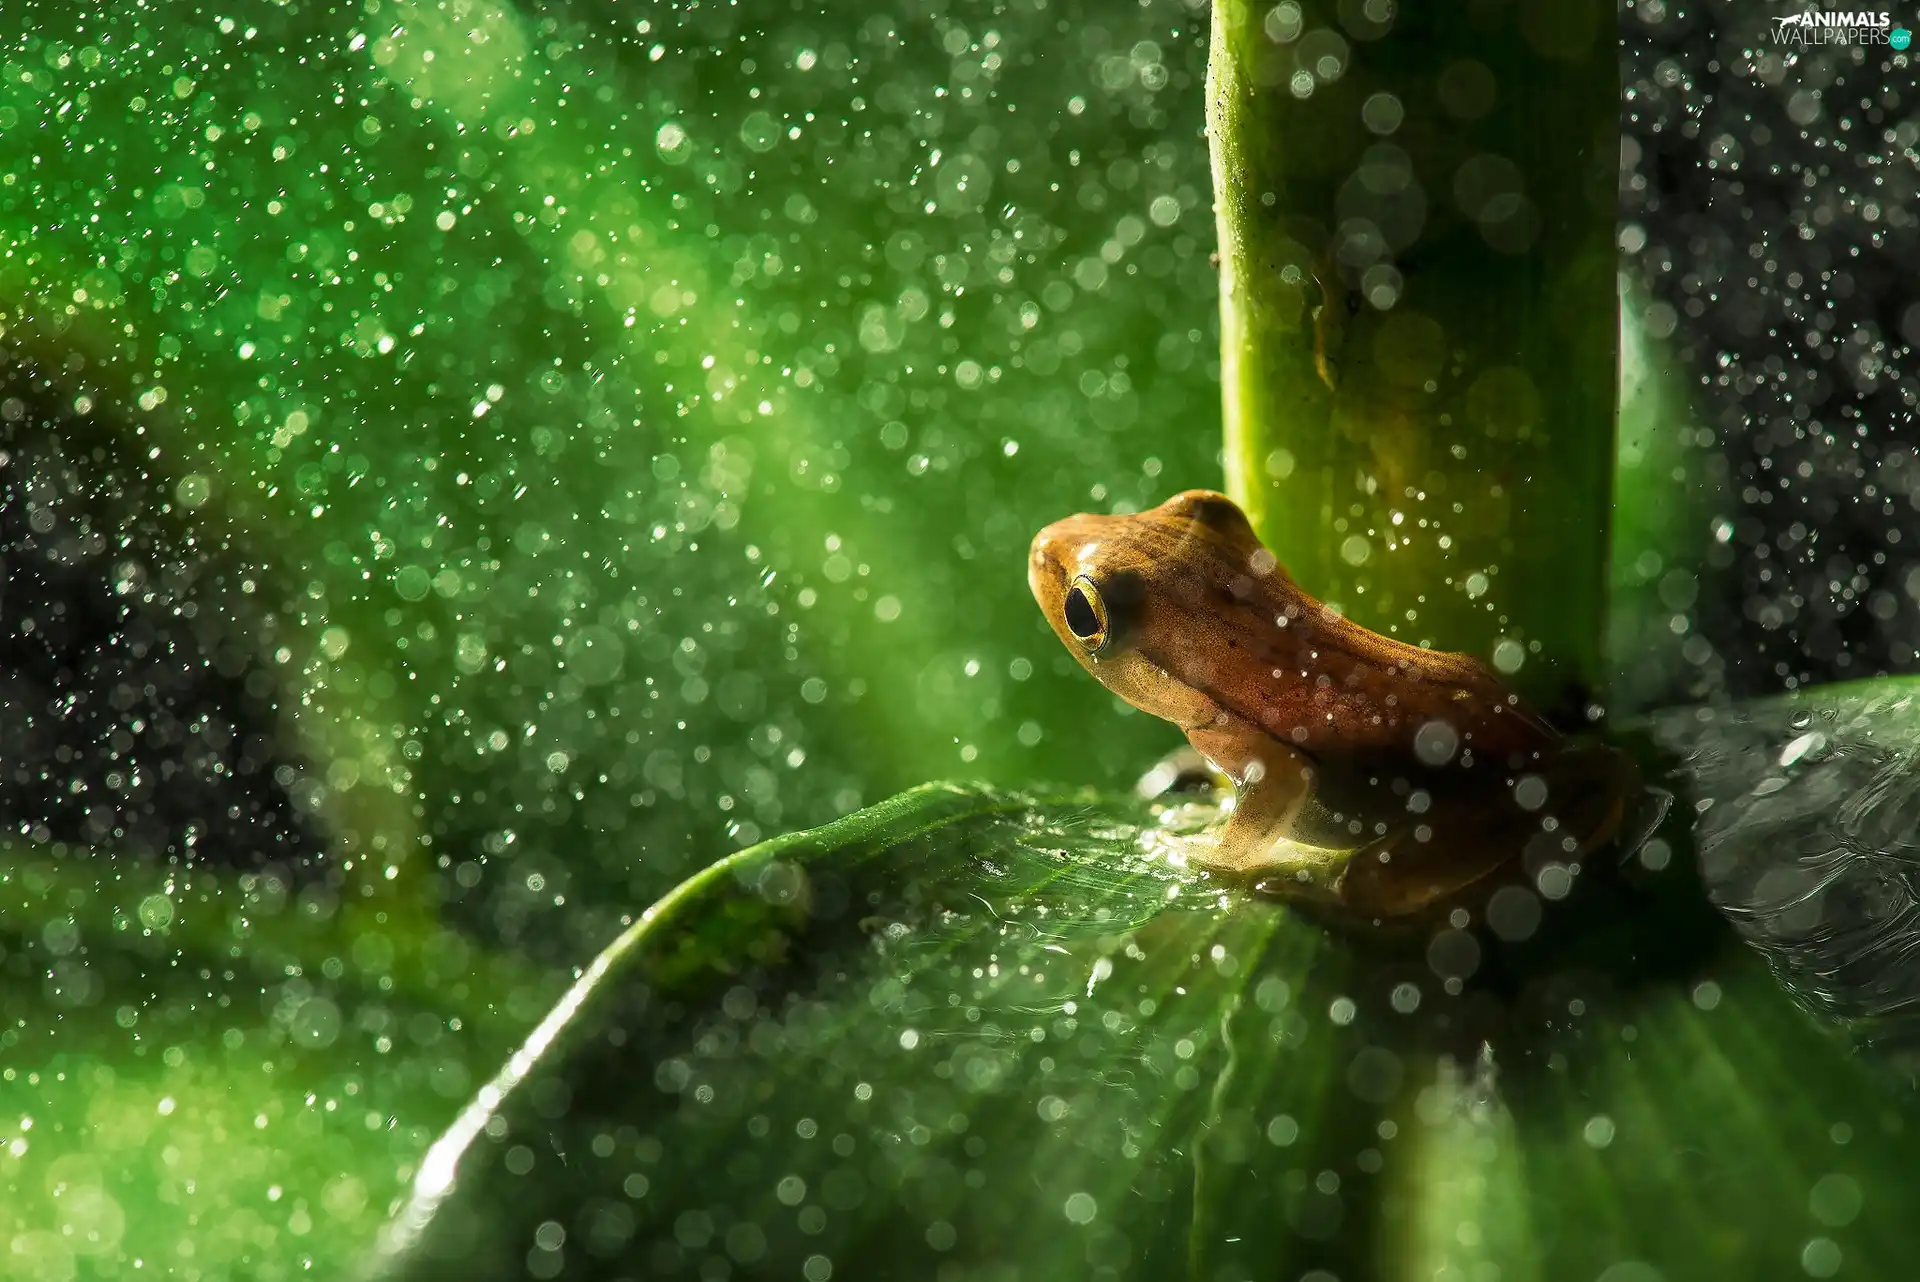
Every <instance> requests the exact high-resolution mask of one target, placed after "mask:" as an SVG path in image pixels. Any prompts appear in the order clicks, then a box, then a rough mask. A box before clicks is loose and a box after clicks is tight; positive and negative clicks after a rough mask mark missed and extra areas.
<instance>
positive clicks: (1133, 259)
mask: <svg viewBox="0 0 1920 1282" xmlns="http://www.w3.org/2000/svg"><path fill="white" fill-rule="evenodd" d="M1204 65H1205V28H1204V13H1197V12H1196V11H1195V10H1194V9H1192V8H1189V7H1186V6H1184V5H1182V4H1169V3H1165V2H1164V0H1156V2H1155V3H1151V4H1146V5H1131V4H1129V5H1093V6H1080V5H1063V4H1060V3H1057V0H1056V2H1055V3H1044V2H1039V0H1024V2H1022V3H1018V4H1012V5H988V4H977V5H962V6H949V5H945V4H939V3H934V4H922V5H915V6H912V8H911V11H908V12H902V13H898V14H890V13H885V12H879V11H873V12H866V11H858V10H854V9H841V10H833V11H801V10H800V9H799V8H798V7H788V6H759V7H757V8H756V9H755V10H749V9H747V8H744V7H739V6H726V5H715V4H687V5H679V6H670V5H664V4H659V5H654V4H641V5H625V6H619V7H604V6H590V5H580V6H572V7H568V6H560V5H528V6H524V7H518V8H514V7H499V6H493V5H487V4H469V3H465V2H464V0H461V2H459V3H447V4H394V3H391V2H390V0H365V3H364V4H361V5H358V6H350V5H326V4H316V3H312V2H311V0H292V2H290V3H283V4H267V3H255V4H239V5H235V6H232V7H227V8H220V7H215V6H206V5H197V4H189V3H177V4H174V3H168V4H160V5H155V6H149V7H113V8H110V9H105V10H103V9H100V8H99V7H97V6H81V5H64V4H45V5H36V6H7V7H6V10H5V12H4V13H0V291H4V296H5V299H6V303H7V305H6V311H5V313H4V322H3V323H4V326H5V334H4V337H0V342H4V343H5V344H6V345H7V347H8V350H9V352H10V353H12V354H13V359H14V361H15V363H14V364H13V365H12V366H11V367H10V380H11V381H10V384H9V394H11V395H13V396H14V397H15V400H16V403H17V404H18V405H19V406H20V410H19V412H17V413H10V414H9V415H8V423H7V428H8V431H9V432H10V433H12V434H13V436H15V437H23V436H27V435H31V434H32V433H34V432H36V431H37V432H40V433H42V434H43V435H45V436H50V437H51V439H53V440H54V441H55V442H56V445H55V447H53V448H55V449H56V450H57V449H65V450H66V451H67V456H66V457H67V462H68V463H69V464H71V465H72V466H71V467H70V469H69V470H70V471H71V472H73V473H74V474H77V475H78V476H79V477H80V483H81V488H82V489H85V490H86V491H87V494H88V495H89V496H90V497H89V498H88V499H87V502H86V503H80V504H79V506H80V507H83V508H86V509H87V511H89V512H92V513H94V514H95V515H96V516H97V514H98V513H99V512H101V511H105V512H107V513H108V514H109V515H110V516H111V517H112V518H113V521H114V523H117V524H118V525H119V526H120V527H122V528H156V529H164V530H166V531H170V532H171V534H170V535H169V537H170V538H171V539H172V547H173V550H174V554H175V560H176V561H177V562H178V563H179V564H181V565H185V566H188V567H193V566H199V567H202V568H204V567H205V566H206V565H208V564H211V563H215V562H218V563H221V564H228V563H230V564H233V565H237V566H239V567H242V570H241V571H238V572H235V573H233V574H229V575H227V576H226V577H225V579H220V576H219V575H216V574H213V573H206V574H203V575H201V577H200V580H199V581H198V583H197V584H196V585H193V586H190V587H187V588H183V589H181V590H180V592H179V594H178V595H177V596H176V597H175V598H173V599H174V602H175V607H176V608H175V613H176V614H177V613H178V611H177V606H178V603H179V601H181V600H194V601H197V602H199V603H200V606H201V609H202V611H203V613H202V614H201V615H200V616H199V617H198V618H197V620H196V621H195V629H196V631H195V636H196V637H198V638H199V640H200V642H201V643H203V644H204V645H206V646H208V647H209V648H210V650H211V649H217V648H218V647H219V646H221V645H225V646H227V647H229V648H230V649H232V648H237V649H238V650H239V651H241V652H242V653H241V657H240V658H238V659H235V660H234V662H235V663H236V664H237V665H238V666H239V667H245V668H247V670H248V671H251V672H264V673H266V674H269V676H268V677H267V678H264V679H263V682H262V686H263V688H265V689H266V691H267V694H266V702H267V704H268V705H269V706H270V713H269V723H270V724H271V726H272V727H273V729H274V733H275V736H276V738H277V741H278V743H277V747H276V752H277V753H278V759H282V760H284V761H286V762H289V763H291V767H290V770H289V772H288V773H287V775H286V778H290V779H292V780H293V782H292V783H291V784H289V785H286V786H285V787H284V788H283V789H282V790H283V791H284V792H286V793H287V795H288V797H289V798H290V803H289V804H290V805H291V806H292V808H293V810H294V811H295V812H297V814H298V815H300V816H301V817H302V821H303V822H305V823H306V824H307V825H308V826H309V827H310V828H311V829H312V830H313V831H314V832H316V833H317V834H318V836H317V837H316V838H315V841H316V842H317V844H318V846H319V847H320V848H323V849H324V850H325V851H326V853H325V854H323V855H317V856H310V857H308V858H307V859H304V860H293V861H291V862H289V861H287V860H285V859H284V858H279V857H278V856H276V858H277V859H278V862H271V863H264V864H263V860H264V859H265V856H263V854H262V852H259V851H253V850H247V849H209V848H207V847H205V846H202V847H200V848H199V850H198V852H197V854H196V855H195V856H194V858H193V860H192V863H193V864H194V865H195V866H196V867H197V868H198V869H199V871H197V872H188V871H186V870H185V868H184V866H183V864H182V863H181V862H180V861H179V860H178V859H177V858H176V859H174V860H171V861H170V860H168V859H164V858H163V859H159V860H150V861H146V862H141V861H138V860H135V859H133V858H131V857H129V856H127V855H126V854H125V852H122V851H116V849H115V848H114V847H115V840H114V834H115V833H116V832H118V831H120V829H119V828H116V827H112V826H109V827H108V828H107V829H105V830H96V832H97V834H98V836H99V839H98V840H95V841H87V842H85V843H84V844H85V845H86V846H87V847H89V849H86V850H83V849H82V848H81V845H82V843H81V842H79V841H76V840H73V839H72V838H70V837H69V838H68V839H65V840H62V836H61V834H58V833H55V834H52V836H51V838H50V839H49V838H47V837H46V836H45V835H44V834H35V833H33V832H32V831H31V828H32V826H31V825H29V824H23V825H22V828H21V830H20V835H19V836H18V837H17V838H16V841H15V845H14V846H13V847H12V848H11V849H9V850H8V851H7V853H6V855H5V859H6V863H5V865H4V868H5V871H4V872H0V893H4V895H5V910H4V912H3V913H0V932H4V933H0V939H3V940H4V943H0V948H4V953H0V965H4V966H5V968H6V970H5V980H6V982H7V984H8V990H9V994H10V996H9V1003H8V1005H9V1016H10V1019H11V1022H10V1025H9V1027H7V1028H6V1029H5V1031H4V1032H0V1064H4V1068H0V1242H9V1241H10V1242H11V1243H12V1244H13V1246H12V1250H11V1251H10V1252H9V1251H4V1250H0V1274H5V1273H7V1272H8V1271H9V1270H11V1271H12V1273H13V1274H15V1275H18V1276H25V1277H34V1278H40V1277H48V1278H60V1277H67V1276H73V1275H74V1270H76V1269H78V1270H80V1271H81V1273H82V1274H83V1275H86V1276H93V1275H99V1276H132V1275H133V1272H132V1271H133V1270H135V1269H145V1270H151V1269H154V1268H158V1269H160V1270H162V1271H163V1272H167V1273H170V1274H172V1275H176V1276H181V1277H220V1276H229V1275H240V1274H245V1275H247V1276H259V1277H278V1276H291V1275H294V1274H300V1273H308V1272H312V1273H314V1274H316V1275H319V1276H327V1275H330V1274H333V1273H335V1272H337V1270H338V1269H339V1268H340V1267H342V1265H343V1263H344V1262H345V1261H346V1260H348V1259H351V1258H353V1257H354V1256H355V1255H356V1254H357V1252H358V1251H359V1250H360V1249H361V1248H362V1247H363V1246H364V1244H365V1242H366V1241H367V1240H369V1238H370V1235H371V1232H372V1229H373V1227H374V1225H375V1224H377V1222H378V1221H379V1219H380V1218H381V1217H382V1216H383V1215H384V1214H385V1212H386V1210H387V1207H388V1205H389V1204H390V1202H391V1201H392V1199H393V1198H394V1197H395V1196H396V1195H397V1194H398V1193H399V1192H400V1191H401V1189H402V1188H403V1187H404V1184H405V1181H406V1179H407V1178H408V1177H409V1176H410V1175H411V1173H412V1169H413V1165H414V1163H416V1162H417V1160H418V1157H419V1154H420V1153H421V1152H422V1151H423V1150H424V1148H425V1145H426V1143H427V1141H428V1139H429V1138H430V1136H431V1134H432V1132H433V1131H434V1130H435V1129H437V1127H438V1126H439V1125H441V1124H443V1123H444V1122H445V1120H446V1119H447V1118H448V1117H450V1116H451V1114H452V1111H453V1109H454V1108H455V1106H456V1105H457V1103H458V1101H459V1100H460V1098H462V1097H463V1095H464V1094H465V1092H466V1091H467V1090H468V1089H469V1088H470V1087H471V1085H472V1084H473V1082H474V1080H475V1078H476V1077H482V1078H483V1077H484V1076H485V1074H486V1073H487V1072H489V1071H490V1067H491V1065H492V1064H493V1063H494V1062H496V1061H497V1059H498V1058H499V1057H500V1055H501V1054H503V1053H504V1051H505V1049H506V1048H507V1047H508V1046H509V1045H510V1044H511V1043H512V1041H513V1039H514V1038H515V1037H516V1036H517V1035H519V1034H520V1033H523V1032H524V1031H525V1029H526V1028H528V1027H530V1025H531V1023H532V1022H533V1020H535V1019H536V1018H537V1017H538V1014H539V1012H540V1011H541V1010H542V1009H544V1006H545V1004H546V1003H547V1001H549V1000H550V999H551V997H552V996H553V995H554V994H555V993H556V992H557V991H558V989H559V987H560V986H562V985H564V983H565V982H566V981H567V980H568V979H569V978H570V977H571V975H572V974H573V972H574V968H575V967H576V966H578V965H579V964H581V963H583V962H584V960H585V959H587V958H588V957H590V956H591V955H592V953H593V952H594V951H595V950H597V949H598V948H599V947H601V946H602V945H604V944H605V943H606V942H607V941H608V940H609V939H610V938H612V936H613V935H614V934H615V933H617V931H618V930H619V929H620V927H621V925H622V924H623V923H624V922H626V921H628V920H630V919H631V916H632V915H633V914H635V913H637V912H638V910H639V909H640V908H642V907H644V906H645V905H646V904H647V903H648V902H650V901H651V900H652V899H653V898H654V897H656V896H657V895H658V894H659V893H661V892H662V891H663V890H665V889H666V888H667V887H669V886H671V885H672V884H674V883H675V882H676V881H677V880H678V879H680V878H681V877H682V876H684V875H685V874H687V873H688V872H690V871H692V870H693V869H696V868H698V867H700V866H702V865H704V864H705V863H706V862H708V861H710V860H711V859H713V858H715V857H716V856H718V855H720V854H723V853H725V852H727V851H730V850H733V849H736V848H738V847H741V846H744V845H747V844H750V843H752V842H753V841H755V840H757V839H759V838H761V837H764V836H770V835H773V834H776V833H778V832H781V831H785V830H788V829H792V828H796V827H802V826H807V825H812V824H817V823H819V822H822V821H823V820H826V819H829V818H831V817H833V816H835V815H838V814H842V813H845V812H847V811H850V810H852V809H854V808H856V807H858V806H859V805H861V804H863V803H865V802H870V801H873V800H876V799H878V798H880V797H883V796H885V795H887V794H889V793H891V792H893V791H895V790H897V789H899V788H901V787H904V786H906V785H909V784H912V783H915V782H918V781H920V780H923V779H926V778H930V777H936V776H956V775H957V776H974V777H982V778H989V779H996V780H1000V781H1003V782H1009V783H1025V782H1029V781H1032V780H1038V779H1061V780H1070V781H1074V782H1090V783H1095V784H1099V785H1102V786H1123V785H1125V784H1127V783H1129V782H1130V781H1131V779H1132V777H1133V776H1134V775H1135V774H1137V773H1138V771H1139V770H1140V768H1141V766H1142V764H1143V763H1145V762H1147V761H1150V760H1151V759H1152V758H1153V757H1154V756H1156V755H1157V754H1158V753H1159V752H1160V751H1162V750H1163V749H1164V747H1166V746H1169V745H1170V744H1171V743H1172V742H1173V740H1174V737H1175V736H1174V734H1173V732H1172V731H1171V730H1170V729H1169V728H1167V727H1165V726H1162V725H1159V724H1157V723H1150V722H1149V721H1148V719H1146V718H1144V717H1140V716H1132V715H1128V714H1127V713H1126V711H1125V710H1124V709H1120V708H1118V707H1116V705H1115V702H1114V701H1113V700H1112V699H1111V698H1110V697H1109V696H1108V695H1106V694H1105V693H1104V691H1102V690H1100V689H1099V688H1098V687H1097V686H1096V685H1095V684H1094V683H1092V682H1088V681H1086V680H1084V679H1083V677H1081V676H1080V674H1079V673H1078V672H1077V670H1075V669H1073V667H1072V664H1071V662H1070V660H1069V659H1068V658H1067V657H1066V656H1065V655H1064V654H1063V653H1061V652H1059V650H1058V645H1057V643H1056V642H1055V641H1053V640H1052V638H1051V635H1050V634H1049V633H1047V632H1046V631H1045V629H1044V625H1043V624H1042V622H1041V620H1040V619H1039V616H1038V612H1037V611H1036V610H1034V609H1033V607H1032V605H1031V602H1030V601H1029V599H1028V597H1027V593H1026V587H1025V582H1024V573H1023V566H1024V551H1025V546H1026V542H1027V540H1028V538H1029V537H1030V536H1031V534H1032V532H1033V530H1035V529H1037V528H1038V527H1039V526H1040V525H1041V524H1044V523H1045V522H1046V521H1048V520H1051V519H1053V518H1055V517H1057V516H1059V515H1062V514H1063V513H1066V512H1069V511H1074V510H1090V509H1092V510H1124V509H1125V508H1127V507H1129V506H1141V505H1146V504H1149V503H1151V502H1155V501H1158V499H1159V498H1161V497H1163V496H1164V495H1165V494H1167V493H1169V492H1172V491H1174V490H1177V489H1180V488H1183V487H1186V486H1191V485H1201V484H1206V485H1217V484H1218V483H1219V472H1218V463H1217V458H1218V449H1219V432H1218V416H1219V409H1218V386H1217V377H1218V376H1217V365H1218V357H1217V343H1216V339H1215V331H1216V310H1215V301H1214V299H1215V280H1214V273H1213V269H1212V267H1211V266H1210V264H1209V262H1208V255H1209V252H1210V250H1211V247H1212V225H1211V214H1210V211H1209V197H1208V185H1209V179H1208V173H1207V168H1206V165H1207V156H1206V149H1205V146H1204V139H1203V138H1201V136H1200V128H1201V115H1202V102H1201V94H1200V84H1201V80H1202V78H1203V75H1204ZM107 474H112V475H113V476H114V477H116V478H118V479H117V480H116V481H115V483H114V484H109V485H100V484H95V483H94V482H95V481H96V480H97V478H98V477H99V476H104V475H107ZM122 481H124V482H125V483H124V484H121V483H120V482H122ZM61 502H64V503H65V504H66V508H65V509H62V508H61ZM77 502H78V501H77V500H76V499H74V498H73V497H72V496H65V497H63V498H62V499H61V500H59V501H55V502H54V503H53V504H52V507H53V510H54V512H55V513H56V515H60V514H61V513H62V512H63V511H64V512H65V513H66V514H65V515H60V519H69V518H70V517H71V516H72V511H71V509H73V508H74V507H75V506H76V503H77ZM216 549H217V551H216ZM111 551H112V550H111V549H106V550H100V551H98V552H96V553H93V554H91V557H90V559H88V554H86V553H85V550H84V549H83V553H82V560H83V562H84V563H85V565H86V566H90V567H91V570H90V571H89V572H90V573H93V574H96V575H97V576H98V577H99V578H100V579H101V580H102V581H108V582H112V581H115V580H114V579H113V576H114V574H115V573H116V570H117V568H118V567H119V566H120V565H121V564H123V561H116V560H115V558H114V556H113V555H112V554H111ZM154 577H155V580H156V582H157V581H158V578H159V575H158V574H157V573H156V574H155V576H154ZM242 579H244V586H243V587H242V588H241V589H240V590H239V591H235V590H234V588H233V582H234V581H238V580H242ZM216 580H220V581H221V582H222V583H224V586H223V587H219V588H218V589H216V585H215V581H216ZM16 596H17V594H16ZM128 804H134V805H137V802H135V803H128ZM36 836H40V838H41V839H39V840H36V839H35V837H36ZM336 905H337V908H336ZM8 1145H11V1147H8Z"/></svg>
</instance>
